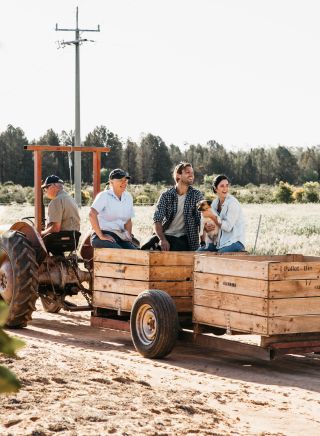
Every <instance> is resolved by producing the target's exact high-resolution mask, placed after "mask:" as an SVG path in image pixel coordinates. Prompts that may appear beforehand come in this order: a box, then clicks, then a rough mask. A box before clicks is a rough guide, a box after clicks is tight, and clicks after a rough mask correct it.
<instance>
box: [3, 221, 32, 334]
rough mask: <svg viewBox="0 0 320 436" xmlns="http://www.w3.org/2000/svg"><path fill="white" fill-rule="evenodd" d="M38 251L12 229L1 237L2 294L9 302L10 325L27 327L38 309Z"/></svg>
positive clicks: (8, 324)
mask: <svg viewBox="0 0 320 436" xmlns="http://www.w3.org/2000/svg"><path fill="white" fill-rule="evenodd" d="M37 291H38V264H37V262H36V254H35V251H34V249H33V248H32V247H31V245H30V243H29V241H28V240H27V239H26V237H25V236H24V235H23V234H22V233H20V232H17V231H12V230H9V231H7V232H5V233H3V235H2V236H1V239H0V296H1V297H2V299H3V300H4V301H5V302H6V303H7V304H8V306H9V316H8V319H7V322H6V326H7V327H12V328H22V327H26V326H27V323H28V321H30V320H31V315H32V312H33V311H34V310H35V309H36V307H35V302H36V300H37V297H38V294H37Z"/></svg>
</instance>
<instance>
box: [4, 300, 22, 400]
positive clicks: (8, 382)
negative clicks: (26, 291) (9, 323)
mask: <svg viewBox="0 0 320 436" xmlns="http://www.w3.org/2000/svg"><path fill="white" fill-rule="evenodd" d="M7 315H8V307H7V306H6V304H5V303H4V302H2V301H0V352H1V353H4V354H6V355H7V356H10V357H15V356H16V354H15V352H16V350H17V349H18V348H21V347H22V346H23V345H24V343H23V342H22V341H21V340H20V339H17V338H12V337H10V336H8V335H7V334H6V333H5V332H4V331H3V330H2V329H1V326H3V325H4V324H5V321H6V319H7ZM20 387H21V384H20V382H19V380H18V379H17V378H16V376H15V375H14V374H13V373H12V372H11V371H10V370H9V369H8V368H6V367H4V366H0V394H2V393H11V392H18V390H19V389H20Z"/></svg>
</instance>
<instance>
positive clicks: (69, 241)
mask: <svg viewBox="0 0 320 436" xmlns="http://www.w3.org/2000/svg"><path fill="white" fill-rule="evenodd" d="M80 235H81V233H80V232H78V231H77V230H62V231H61V232H56V233H49V234H48V235H45V236H44V237H43V242H44V245H45V246H46V249H47V250H48V252H50V253H52V254H53V255H54V256H63V253H64V252H66V251H76V249H77V247H78V243H79V238H80Z"/></svg>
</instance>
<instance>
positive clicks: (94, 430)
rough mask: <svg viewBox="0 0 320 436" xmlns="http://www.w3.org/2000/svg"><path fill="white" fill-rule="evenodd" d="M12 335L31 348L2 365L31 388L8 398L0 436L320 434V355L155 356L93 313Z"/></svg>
mask: <svg viewBox="0 0 320 436" xmlns="http://www.w3.org/2000/svg"><path fill="white" fill-rule="evenodd" d="M14 333H15V334H16V335H17V336H19V337H21V338H23V339H24V340H25V342H26V343H27V346H26V347H25V348H24V349H22V350H21V351H20V352H19V359H18V360H13V359H8V358H4V357H3V356H1V357H0V363H1V364H5V365H7V366H8V367H10V368H11V369H13V370H14V371H15V372H16V374H17V375H18V376H19V377H20V380H21V381H22V384H23V387H22V389H21V391H20V392H19V393H18V394H15V395H9V396H2V397H1V398H0V405H1V414H0V434H1V435H23V436H25V435H33V436H44V435H54V434H60V435H108V434H115V435H193V434H197V435H246V436H248V435H261V436H262V435H264V436H266V435H290V436H292V435H299V436H300V435H304V434H307V435H308V436H313V435H319V434H320V393H319V392H320V377H319V374H320V356H315V355H309V356H308V357H302V356H287V357H285V358H282V359H280V360H276V361H273V362H261V361H250V360H246V359H244V358H238V357H235V356H230V355H229V356H227V355H225V354H224V355H223V354H221V353H216V352H210V353H208V352H205V351H200V350H198V349H196V348H194V347H191V346H181V345H178V346H177V347H176V348H175V350H174V352H173V353H172V354H171V355H170V356H168V358H166V359H164V360H154V361H151V360H147V359H144V358H142V357H141V356H140V355H139V354H138V353H137V352H136V351H135V350H134V348H133V346H132V344H131V340H130V337H129V336H128V334H124V333H119V332H111V331H107V330H103V329H95V328H92V327H90V326H89V315H88V314H68V313H63V314H62V315H50V314H47V313H45V312H43V311H41V310H39V311H37V312H36V313H35V314H34V320H33V322H32V324H31V325H30V326H29V327H28V328H27V329H23V330H19V331H15V332H14Z"/></svg>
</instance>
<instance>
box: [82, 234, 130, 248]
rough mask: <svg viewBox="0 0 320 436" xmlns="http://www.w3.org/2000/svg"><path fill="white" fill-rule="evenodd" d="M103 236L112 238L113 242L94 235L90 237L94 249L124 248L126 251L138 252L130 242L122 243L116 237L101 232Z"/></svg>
mask: <svg viewBox="0 0 320 436" xmlns="http://www.w3.org/2000/svg"><path fill="white" fill-rule="evenodd" d="M102 233H103V234H105V235H109V236H112V237H113V239H114V240H115V242H111V241H105V240H103V239H100V238H99V237H98V236H97V235H96V234H95V233H93V235H92V237H91V245H92V247H94V248H126V249H128V250H138V248H137V247H136V246H135V245H133V244H132V242H130V241H123V240H122V239H121V238H119V236H118V235H115V234H114V233H112V232H107V231H105V230H103V231H102Z"/></svg>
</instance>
